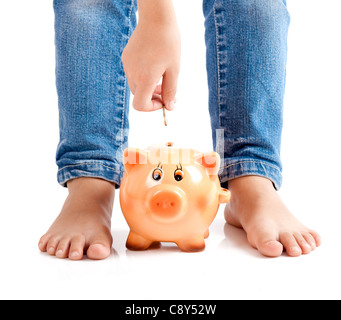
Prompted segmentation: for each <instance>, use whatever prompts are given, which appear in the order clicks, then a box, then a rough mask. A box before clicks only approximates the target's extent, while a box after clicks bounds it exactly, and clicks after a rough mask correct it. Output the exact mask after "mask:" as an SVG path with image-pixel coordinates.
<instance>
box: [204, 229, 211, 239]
mask: <svg viewBox="0 0 341 320" xmlns="http://www.w3.org/2000/svg"><path fill="white" fill-rule="evenodd" d="M209 236H210V230H209V229H207V230H206V231H205V233H204V238H205V239H207V238H208V237H209Z"/></svg>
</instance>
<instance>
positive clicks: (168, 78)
mask: <svg viewBox="0 0 341 320" xmlns="http://www.w3.org/2000/svg"><path fill="white" fill-rule="evenodd" d="M177 86H178V72H174V71H172V70H167V71H166V72H165V73H164V75H163V80H162V94H161V95H162V101H163V103H164V105H165V106H166V108H167V109H168V110H173V109H174V104H175V96H176V91H177Z"/></svg>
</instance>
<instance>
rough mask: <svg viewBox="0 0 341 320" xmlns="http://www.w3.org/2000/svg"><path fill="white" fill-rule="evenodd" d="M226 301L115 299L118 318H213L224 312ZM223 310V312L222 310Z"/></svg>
mask: <svg viewBox="0 0 341 320" xmlns="http://www.w3.org/2000/svg"><path fill="white" fill-rule="evenodd" d="M226 304H227V302H226V301H214V300H213V301H209V300H200V301H192V300H188V301H178V300H176V301H171V300H169V301H165V300H156V301H155V300H140V301H126V300H125V301H116V305H117V306H115V313H116V312H118V311H119V315H120V319H125V318H127V319H174V320H175V319H183V318H186V319H187V318H189V317H191V318H195V319H196V318H201V319H214V318H216V317H219V316H222V315H224V313H225V312H226ZM224 310H225V312H224Z"/></svg>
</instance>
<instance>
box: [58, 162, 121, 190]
mask: <svg viewBox="0 0 341 320" xmlns="http://www.w3.org/2000/svg"><path fill="white" fill-rule="evenodd" d="M80 177H91V178H101V179H104V180H107V181H110V182H113V183H115V187H116V189H118V188H119V186H120V184H121V181H122V178H123V172H122V170H121V169H120V168H115V167H113V164H112V163H108V161H93V160H89V161H83V162H80V163H74V164H70V165H66V166H64V167H62V168H60V169H59V170H58V173H57V179H58V183H59V184H60V185H61V186H63V187H66V184H67V182H68V181H69V180H72V179H75V178H80Z"/></svg>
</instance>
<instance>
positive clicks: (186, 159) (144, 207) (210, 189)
mask: <svg viewBox="0 0 341 320" xmlns="http://www.w3.org/2000/svg"><path fill="white" fill-rule="evenodd" d="M123 162H124V166H125V173H124V177H123V180H122V184H121V190H120V204H121V208H122V212H123V215H124V217H125V219H126V221H127V223H128V225H129V227H130V233H129V236H128V239H127V243H126V246H127V248H128V249H130V250H145V249H148V248H149V247H150V246H151V245H152V243H153V242H174V243H176V245H177V246H178V247H179V248H180V249H181V250H182V251H186V252H196V251H202V250H204V249H205V238H207V237H208V235H209V231H208V229H209V226H210V225H211V224H212V222H213V220H214V218H215V217H216V215H217V212H218V208H219V204H221V203H227V202H229V200H230V197H231V194H230V191H228V190H226V189H223V188H221V186H220V182H219V179H218V171H219V166H220V157H219V155H218V154H217V153H216V152H209V153H200V152H198V151H195V150H191V149H180V148H175V147H174V146H173V145H172V144H170V143H168V144H166V145H164V146H161V147H160V146H158V147H151V148H149V149H147V150H140V149H135V148H128V149H126V150H125V151H124V155H123Z"/></svg>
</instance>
